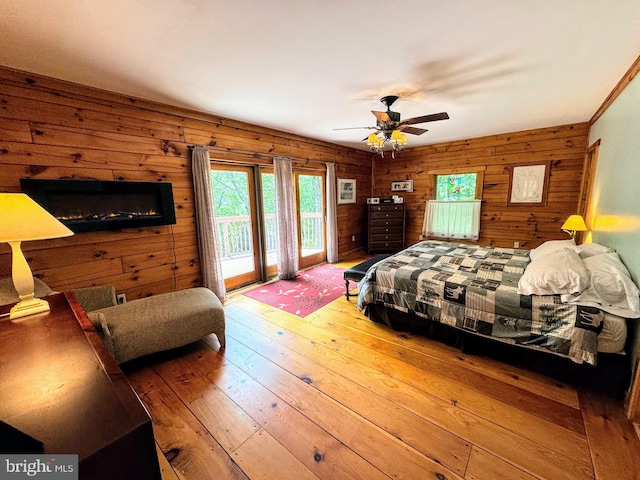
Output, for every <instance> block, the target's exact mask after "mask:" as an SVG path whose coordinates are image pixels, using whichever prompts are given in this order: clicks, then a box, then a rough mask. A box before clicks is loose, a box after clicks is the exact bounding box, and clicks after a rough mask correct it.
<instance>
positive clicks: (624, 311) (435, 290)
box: [357, 240, 640, 382]
mask: <svg viewBox="0 0 640 480" xmlns="http://www.w3.org/2000/svg"><path fill="white" fill-rule="evenodd" d="M605 297H606V298H605ZM357 305H358V309H359V310H361V311H363V312H364V313H365V315H367V316H368V317H369V318H371V319H372V320H374V321H377V322H379V323H384V324H386V325H388V326H390V327H392V328H394V329H396V330H410V331H417V332H419V333H424V334H427V335H429V336H433V335H431V333H433V332H434V331H437V332H447V334H448V335H452V333H451V329H453V330H455V331H456V332H462V334H463V335H462V338H463V339H468V338H469V336H473V337H478V338H485V339H491V340H492V341H495V340H499V341H500V342H501V343H507V344H510V345H513V346H516V347H524V348H525V349H528V350H535V351H538V352H544V353H545V354H548V353H551V354H553V355H554V356H559V357H563V358H565V359H570V360H571V361H572V362H573V363H576V364H587V365H592V366H595V365H596V364H597V363H598V357H599V353H603V352H604V353H606V354H612V355H614V356H618V357H621V358H618V359H616V360H615V362H614V363H616V364H618V363H620V364H621V365H624V363H625V362H626V363H628V361H627V360H626V355H625V343H626V339H627V324H628V320H627V319H628V318H638V317H640V307H639V306H638V289H637V287H636V286H635V285H634V284H633V282H632V281H631V278H630V275H629V273H628V271H627V270H626V268H625V267H624V265H623V264H622V262H620V260H619V258H618V257H617V254H616V253H615V252H614V251H613V250H612V249H610V248H608V247H605V246H602V245H597V244H587V245H584V246H582V245H575V243H573V241H571V240H567V241H560V240H559V241H550V242H545V243H544V244H543V245H541V246H540V247H538V248H536V249H533V250H522V249H510V248H494V247H483V246H476V245H468V244H459V243H450V242H442V241H423V242H420V243H417V244H415V245H413V246H411V247H409V248H407V249H405V250H403V251H401V252H398V253H397V254H395V255H392V256H390V257H388V258H386V259H384V260H382V261H381V262H379V263H377V264H375V265H374V266H372V267H371V268H370V269H369V270H368V271H367V273H366V274H365V276H364V277H363V278H362V280H361V281H360V282H359V285H358V304H357ZM439 335H440V333H437V335H436V336H439ZM453 336H454V337H455V338H457V339H458V340H456V341H455V342H450V343H456V342H458V343H459V342H460V340H459V338H460V335H456V334H455V333H454V334H453ZM467 341H469V340H467ZM489 344H490V345H491V343H489ZM491 348H493V347H491ZM538 363H539V362H538ZM614 368H622V369H624V370H625V374H624V376H625V379H623V380H621V381H622V382H625V381H628V378H626V376H627V375H626V370H628V368H627V367H626V366H622V367H614Z"/></svg>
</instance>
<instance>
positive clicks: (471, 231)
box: [422, 200, 482, 240]
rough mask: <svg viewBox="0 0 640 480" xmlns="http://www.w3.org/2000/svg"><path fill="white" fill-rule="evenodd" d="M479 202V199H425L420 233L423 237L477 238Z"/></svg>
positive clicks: (478, 234)
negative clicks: (448, 200)
mask: <svg viewBox="0 0 640 480" xmlns="http://www.w3.org/2000/svg"><path fill="white" fill-rule="evenodd" d="M481 204H482V201H481V200H467V201H455V202H446V201H437V200H429V201H427V206H426V209H425V211H424V223H423V225H422V235H423V236H425V237H437V238H463V239H466V240H478V238H479V237H480V205H481Z"/></svg>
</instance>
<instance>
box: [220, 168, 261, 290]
mask: <svg viewBox="0 0 640 480" xmlns="http://www.w3.org/2000/svg"><path fill="white" fill-rule="evenodd" d="M254 185H255V179H254V172H253V168H251V167H242V166H232V167H231V166H224V165H212V167H211V186H212V190H213V199H214V205H215V209H216V222H217V225H218V234H219V235H220V245H221V247H222V252H221V253H222V272H223V274H224V283H225V286H226V288H227V290H231V289H233V288H236V287H239V286H241V285H246V284H248V283H253V282H256V281H258V280H259V279H260V250H259V248H258V247H257V246H258V245H259V238H258V231H259V229H258V228H257V226H258V222H257V216H256V211H257V209H256V197H255V188H254Z"/></svg>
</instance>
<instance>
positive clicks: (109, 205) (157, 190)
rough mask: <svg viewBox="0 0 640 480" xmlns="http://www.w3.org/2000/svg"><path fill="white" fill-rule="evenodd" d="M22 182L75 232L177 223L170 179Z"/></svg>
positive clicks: (49, 210)
mask: <svg viewBox="0 0 640 480" xmlns="http://www.w3.org/2000/svg"><path fill="white" fill-rule="evenodd" d="M20 185H21V187H22V191H23V192H24V193H26V194H27V195H29V196H30V197H31V198H33V199H34V200H35V201H36V202H38V203H39V204H40V205H41V206H42V207H44V208H45V209H46V210H47V211H48V212H49V213H51V214H52V215H53V216H54V217H56V218H57V219H58V220H60V221H61V222H62V223H64V224H65V225H66V226H67V227H69V228H70V229H71V230H72V231H74V232H76V233H78V232H97V231H101V230H118V229H121V228H137V227H151V226H156V225H172V224H175V223H176V214H175V209H174V206H173V190H172V188H171V184H170V183H167V182H115V181H102V180H40V179H33V178H22V179H20Z"/></svg>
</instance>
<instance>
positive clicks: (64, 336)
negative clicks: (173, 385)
mask: <svg viewBox="0 0 640 480" xmlns="http://www.w3.org/2000/svg"><path fill="white" fill-rule="evenodd" d="M47 300H48V301H49V304H50V305H51V311H50V312H46V313H40V314H36V315H32V316H29V317H24V318H20V319H16V320H9V318H8V316H7V317H2V318H1V319H0V420H2V421H4V422H6V423H8V424H9V425H11V426H13V427H15V428H17V429H19V430H20V431H22V432H24V433H26V434H27V435H30V436H31V437H34V438H35V439H37V440H39V441H40V442H42V443H43V444H44V453H59V454H63V453H68V454H78V460H79V463H80V465H79V473H80V478H81V479H91V480H95V479H105V480H106V479H115V478H118V479H136V480H139V479H159V478H160V469H159V466H158V458H157V454H156V450H155V442H154V438H153V429H152V426H151V419H150V418H149V414H148V413H147V411H146V410H145V408H144V407H143V405H142V403H141V402H140V399H139V398H138V397H137V395H136V394H135V392H134V391H133V390H132V388H131V386H130V385H129V382H128V381H127V379H126V378H125V376H124V374H123V373H122V371H121V370H120V368H119V367H118V365H116V363H115V361H114V360H113V358H112V357H111V356H110V355H109V353H108V352H107V350H106V348H105V347H104V344H103V343H102V341H101V340H100V338H99V336H98V334H97V333H96V331H95V330H94V328H93V326H92V325H91V322H90V321H89V319H88V318H87V316H86V314H85V313H84V310H82V307H81V306H80V304H79V303H78V301H77V300H76V298H75V296H74V295H73V294H72V293H67V294H62V293H59V294H55V295H51V296H49V297H47ZM9 307H10V305H5V306H2V307H0V313H6V312H8V311H9ZM25 453H26V452H25Z"/></svg>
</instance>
